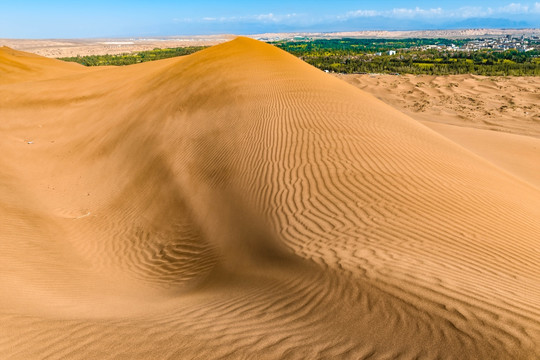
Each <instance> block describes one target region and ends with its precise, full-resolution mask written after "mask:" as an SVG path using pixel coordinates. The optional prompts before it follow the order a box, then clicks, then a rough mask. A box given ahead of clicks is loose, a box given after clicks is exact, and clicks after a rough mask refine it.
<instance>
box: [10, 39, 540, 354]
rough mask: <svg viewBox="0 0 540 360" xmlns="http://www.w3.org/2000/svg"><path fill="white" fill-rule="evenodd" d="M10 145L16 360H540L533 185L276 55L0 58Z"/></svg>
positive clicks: (248, 48)
mask: <svg viewBox="0 0 540 360" xmlns="http://www.w3.org/2000/svg"><path fill="white" fill-rule="evenodd" d="M0 136H1V141H0V151H1V153H2V156H1V157H0V166H1V169H2V172H0V289H1V291H0V354H2V357H4V358H8V359H41V358H43V359H45V358H47V359H61V358H69V359H106V358H110V359H124V358H125V359H137V358H140V359H147V358H160V359H188V358H189V359H191V358H193V359H209V358H231V359H242V358H246V359H252V358H259V359H276V358H280V359H281V358H283V359H314V358H342V359H344V358H350V359H363V358H377V359H379V358H385V359H386V358H392V359H393V358H404V359H411V358H428V359H438V358H454V359H456V358H476V359H495V358H496V359H535V358H538V357H539V356H540V344H539V340H538V339H540V283H539V280H538V279H539V278H540V253H539V241H540V240H539V234H540V221H539V219H540V190H539V189H538V187H537V186H535V185H534V184H533V183H532V182H531V181H529V180H527V179H524V178H523V177H522V176H517V175H516V174H515V173H513V172H512V171H511V170H509V169H503V168H502V167H501V166H499V165H496V164H494V163H493V162H492V161H491V159H489V158H488V157H487V156H486V157H483V156H482V153H481V152H478V151H477V152H476V153H475V152H473V151H471V149H469V148H467V147H466V146H465V145H464V144H461V143H458V142H454V141H451V140H450V139H449V138H447V137H444V136H442V135H441V134H439V133H437V132H435V131H433V130H432V129H429V128H428V127H426V126H424V125H422V124H421V123H419V122H418V121H416V120H414V119H412V118H411V117H409V116H408V115H405V114H404V113H402V112H400V111H398V110H396V109H395V108H393V107H391V106H390V105H387V104H385V103H383V102H382V101H380V100H378V99H376V98H375V97H374V96H372V95H369V94H367V93H366V92H364V91H362V90H359V89H357V88H355V87H354V86H351V85H349V84H347V83H345V82H343V81H341V80H339V79H336V78H334V77H332V76H331V75H328V74H325V73H323V72H321V71H319V70H317V69H315V68H312V67H310V66H309V65H307V64H305V63H303V62H302V61H301V60H299V59H297V58H295V57H293V56H292V55H289V54H287V53H285V52H283V51H281V50H278V49H276V48H274V47H272V46H270V45H267V44H263V43H260V42H257V41H255V40H251V39H247V38H238V39H236V40H234V41H231V42H228V43H225V44H222V45H217V46H215V47H212V48H209V49H207V50H204V51H201V52H198V53H196V54H193V55H190V56H186V57H182V58H173V59H167V60H162V61H156V62H149V63H143V64H138V65H133V66H128V67H120V68H112V67H111V68H85V67H82V66H79V65H76V64H72V63H63V62H60V61H56V60H53V59H47V58H41V57H37V56H34V55H31V54H27V53H21V52H17V51H13V50H10V49H8V48H0ZM532 160H534V159H532Z"/></svg>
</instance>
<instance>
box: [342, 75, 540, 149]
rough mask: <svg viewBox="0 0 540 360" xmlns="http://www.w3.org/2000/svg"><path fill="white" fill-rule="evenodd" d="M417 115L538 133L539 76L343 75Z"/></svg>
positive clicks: (418, 116)
mask: <svg viewBox="0 0 540 360" xmlns="http://www.w3.org/2000/svg"><path fill="white" fill-rule="evenodd" d="M336 76H337V77H338V78H340V79H343V80H345V81H347V82H348V83H350V84H352V85H355V86H356V87H358V88H360V89H362V90H364V91H367V92H369V93H371V94H373V95H375V96H376V97H377V98H379V99H381V100H383V101H384V102H386V103H387V104H390V105H392V106H393V107H395V108H396V109H398V110H401V111H403V112H405V113H406V114H408V115H410V116H412V117H413V118H415V119H417V120H421V121H429V122H437V123H445V124H451V125H457V126H462V127H470V128H477V129H484V130H494V131H500V132H509V133H512V134H519V135H526V136H533V137H537V138H540V77H538V76H523V77H515V76H513V77H499V76H478V75H451V76H431V75H399V76H395V75H343V74H336Z"/></svg>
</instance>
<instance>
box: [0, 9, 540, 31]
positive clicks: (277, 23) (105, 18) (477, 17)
mask: <svg viewBox="0 0 540 360" xmlns="http://www.w3.org/2000/svg"><path fill="white" fill-rule="evenodd" d="M465 27H517V28H520V27H540V2H537V1H522V2H511V1H504V0H503V1H499V0H493V1H477V0H469V1H464V0H454V1H452V2H442V1H403V0H390V1H381V0H378V1H374V0H366V1H358V0H357V1H352V0H325V1H313V0H312V1H307V0H299V1H294V0H289V1H284V0H277V1H244V0H239V1H206V0H191V1H172V0H154V1H145V0H131V1H125V0H121V1H111V0H109V1H104V0H93V1H77V0H74V1H67V0H49V1H35V0H34V1H24V0H19V1H13V0H0V38H2V37H3V38H75V37H126V36H127V37H130V36H160V35H163V36H164V35H184V34H186V35H187V34H216V33H235V34H253V33H261V32H278V31H281V32H287V31H353V30H370V29H372V30H405V29H408V30H419V29H440V28H465Z"/></svg>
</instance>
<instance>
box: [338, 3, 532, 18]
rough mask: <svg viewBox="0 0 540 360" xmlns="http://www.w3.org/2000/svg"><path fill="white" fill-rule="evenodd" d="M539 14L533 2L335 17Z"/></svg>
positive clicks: (357, 12) (359, 12)
mask: <svg viewBox="0 0 540 360" xmlns="http://www.w3.org/2000/svg"><path fill="white" fill-rule="evenodd" d="M529 13H540V2H535V3H534V5H533V6H529V5H527V4H521V3H509V4H508V5H506V6H501V7H499V8H495V9H493V8H490V7H481V6H465V7H461V8H458V9H443V8H440V7H438V8H429V9H424V8H420V7H415V8H394V9H392V10H389V11H377V10H369V9H359V10H354V11H349V12H348V13H346V14H345V15H340V16H337V17H336V18H337V19H339V20H346V19H350V18H356V17H375V16H384V17H391V18H427V17H444V18H451V17H460V18H472V17H488V16H492V15H497V14H498V15H510V14H511V15H516V14H529Z"/></svg>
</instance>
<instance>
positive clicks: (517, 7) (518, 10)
mask: <svg viewBox="0 0 540 360" xmlns="http://www.w3.org/2000/svg"><path fill="white" fill-rule="evenodd" d="M528 11H529V6H527V5H521V4H520V3H510V4H508V5H506V6H501V7H500V8H498V9H497V12H499V13H503V14H523V13H527V12H528Z"/></svg>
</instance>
